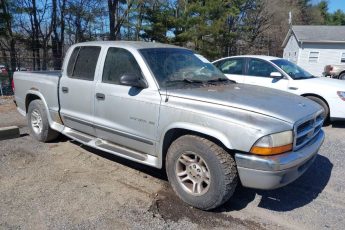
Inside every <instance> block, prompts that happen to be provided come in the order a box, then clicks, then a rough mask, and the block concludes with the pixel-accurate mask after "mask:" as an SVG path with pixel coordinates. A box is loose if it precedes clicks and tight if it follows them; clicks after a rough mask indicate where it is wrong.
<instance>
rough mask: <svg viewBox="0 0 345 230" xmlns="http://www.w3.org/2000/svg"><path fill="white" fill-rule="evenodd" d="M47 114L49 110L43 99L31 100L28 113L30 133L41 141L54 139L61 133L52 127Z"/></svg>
mask: <svg viewBox="0 0 345 230" xmlns="http://www.w3.org/2000/svg"><path fill="white" fill-rule="evenodd" d="M47 116H48V114H47V111H46V109H45V107H44V104H43V102H42V101H41V100H38V99H37V100H33V101H32V102H30V104H29V108H28V114H27V119H28V126H29V130H30V134H31V135H32V136H33V137H35V139H36V140H38V141H41V142H48V141H52V140H54V139H56V138H57V137H58V135H59V133H58V132H56V131H55V130H52V129H51V128H50V126H49V122H48V117H47Z"/></svg>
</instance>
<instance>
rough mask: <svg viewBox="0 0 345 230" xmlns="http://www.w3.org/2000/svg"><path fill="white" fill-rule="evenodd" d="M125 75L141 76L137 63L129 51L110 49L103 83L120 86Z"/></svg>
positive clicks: (105, 64) (104, 69)
mask: <svg viewBox="0 0 345 230" xmlns="http://www.w3.org/2000/svg"><path fill="white" fill-rule="evenodd" d="M124 74H135V75H137V76H141V70H140V67H139V65H138V63H137V61H136V60H135V58H134V56H133V55H132V54H131V53H130V52H129V51H128V50H125V49H121V48H114V47H113V48H109V49H108V53H107V57H106V59H105V63H104V68H103V76H102V82H106V83H111V84H116V85H119V84H120V78H121V77H122V76H123V75H124Z"/></svg>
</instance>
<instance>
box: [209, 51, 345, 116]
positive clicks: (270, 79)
mask: <svg viewBox="0 0 345 230" xmlns="http://www.w3.org/2000/svg"><path fill="white" fill-rule="evenodd" d="M213 64H214V65H216V66H217V67H218V68H219V69H220V70H221V71H222V72H223V73H224V74H225V75H226V76H227V77H228V78H229V79H231V80H234V81H236V82H238V83H244V84H250V85H257V86H264V87H268V88H273V89H278V90H283V91H285V92H289V93H294V94H297V95H300V96H303V97H306V98H309V99H311V100H313V101H315V102H316V103H318V104H319V105H320V106H322V107H323V109H324V115H323V116H324V118H325V119H327V121H329V120H330V121H334V120H344V119H345V102H344V101H345V82H344V81H339V80H335V79H330V78H325V77H315V76H313V75H312V74H310V73H308V72H307V71H306V70H304V69H302V68H301V67H299V66H297V65H296V64H294V63H292V62H290V61H288V60H285V59H282V58H278V57H271V56H262V55H242V56H234V57H226V58H222V59H219V60H216V61H214V62H213Z"/></svg>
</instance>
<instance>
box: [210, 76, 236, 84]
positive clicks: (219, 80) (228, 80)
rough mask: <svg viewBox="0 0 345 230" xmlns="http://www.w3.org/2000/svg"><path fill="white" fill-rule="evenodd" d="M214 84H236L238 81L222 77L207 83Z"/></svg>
mask: <svg viewBox="0 0 345 230" xmlns="http://www.w3.org/2000/svg"><path fill="white" fill-rule="evenodd" d="M213 82H231V83H236V81H234V80H230V79H228V78H221V77H220V78H216V79H212V80H208V81H207V83H213Z"/></svg>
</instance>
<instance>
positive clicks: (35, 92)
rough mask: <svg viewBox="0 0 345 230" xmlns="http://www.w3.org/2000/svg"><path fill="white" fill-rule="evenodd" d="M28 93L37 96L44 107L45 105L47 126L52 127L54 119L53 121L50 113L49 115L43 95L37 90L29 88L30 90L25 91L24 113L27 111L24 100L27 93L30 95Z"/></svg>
mask: <svg viewBox="0 0 345 230" xmlns="http://www.w3.org/2000/svg"><path fill="white" fill-rule="evenodd" d="M30 94H32V95H35V96H37V97H39V98H40V100H41V101H42V102H43V105H44V107H45V109H46V111H47V117H48V122H49V126H50V127H52V126H53V123H54V121H53V119H52V118H51V115H50V113H49V108H48V104H47V102H46V100H45V99H44V96H43V95H42V94H41V93H40V92H39V91H37V90H33V89H30V90H28V91H27V92H26V96H25V113H26V114H27V113H28V111H27V110H28V108H27V106H26V101H27V98H28V95H30ZM28 106H29V105H28Z"/></svg>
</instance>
